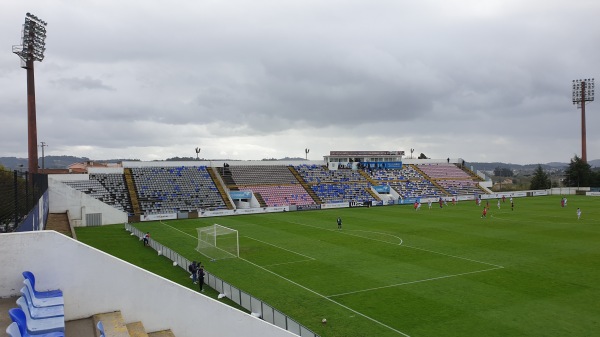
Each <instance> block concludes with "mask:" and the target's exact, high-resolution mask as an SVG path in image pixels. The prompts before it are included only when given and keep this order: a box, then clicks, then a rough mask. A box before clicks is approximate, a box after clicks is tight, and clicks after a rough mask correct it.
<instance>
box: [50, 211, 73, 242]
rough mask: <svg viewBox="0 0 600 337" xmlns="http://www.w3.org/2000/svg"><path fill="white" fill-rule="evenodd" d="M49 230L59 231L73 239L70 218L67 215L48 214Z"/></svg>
mask: <svg viewBox="0 0 600 337" xmlns="http://www.w3.org/2000/svg"><path fill="white" fill-rule="evenodd" d="M45 229H47V230H52V231H57V232H59V233H61V234H64V235H66V236H68V237H71V238H72V237H73V233H71V226H70V225H69V218H68V217H67V213H50V214H48V221H47V222H46V228H45Z"/></svg>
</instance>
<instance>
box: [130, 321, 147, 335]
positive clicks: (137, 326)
mask: <svg viewBox="0 0 600 337" xmlns="http://www.w3.org/2000/svg"><path fill="white" fill-rule="evenodd" d="M127 331H129V336H131V337H148V334H147V333H146V329H145V328H144V324H142V322H133V323H127Z"/></svg>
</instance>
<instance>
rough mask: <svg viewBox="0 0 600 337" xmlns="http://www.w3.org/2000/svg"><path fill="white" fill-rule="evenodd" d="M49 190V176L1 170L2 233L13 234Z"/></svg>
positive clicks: (0, 230) (0, 211)
mask: <svg viewBox="0 0 600 337" xmlns="http://www.w3.org/2000/svg"><path fill="white" fill-rule="evenodd" d="M47 189H48V175H46V174H29V173H28V172H21V171H17V170H14V171H10V170H4V169H0V233H6V232H13V231H15V230H16V229H17V228H18V227H19V224H20V223H21V221H23V220H24V219H25V217H27V214H28V213H29V211H31V210H32V209H33V207H34V206H35V205H36V204H37V203H38V201H39V199H40V197H41V196H42V195H43V194H44V193H45V192H46V190H47Z"/></svg>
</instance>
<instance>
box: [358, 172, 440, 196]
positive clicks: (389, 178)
mask: <svg viewBox="0 0 600 337" xmlns="http://www.w3.org/2000/svg"><path fill="white" fill-rule="evenodd" d="M366 172H367V173H369V174H370V176H371V178H373V180H376V181H378V182H381V184H387V185H390V186H391V187H392V188H394V190H396V192H398V194H400V197H402V198H403V199H404V198H426V197H438V196H441V195H444V193H443V192H441V191H440V189H439V188H437V187H436V186H435V185H433V184H432V183H431V182H430V181H428V180H427V179H426V178H425V177H423V175H421V174H420V173H419V172H418V171H417V170H415V169H414V168H413V167H412V166H410V165H403V166H402V169H401V170H385V169H377V170H367V171H366Z"/></svg>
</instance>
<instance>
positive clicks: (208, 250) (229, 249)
mask: <svg viewBox="0 0 600 337" xmlns="http://www.w3.org/2000/svg"><path fill="white" fill-rule="evenodd" d="M196 229H197V230H198V247H196V250H197V251H198V252H199V253H200V254H202V255H205V256H207V257H209V258H210V259H213V260H221V259H230V258H234V257H239V256H240V245H239V238H238V231H236V230H235V229H231V228H227V227H225V226H221V225H218V224H214V225H212V226H208V227H200V228H196Z"/></svg>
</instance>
